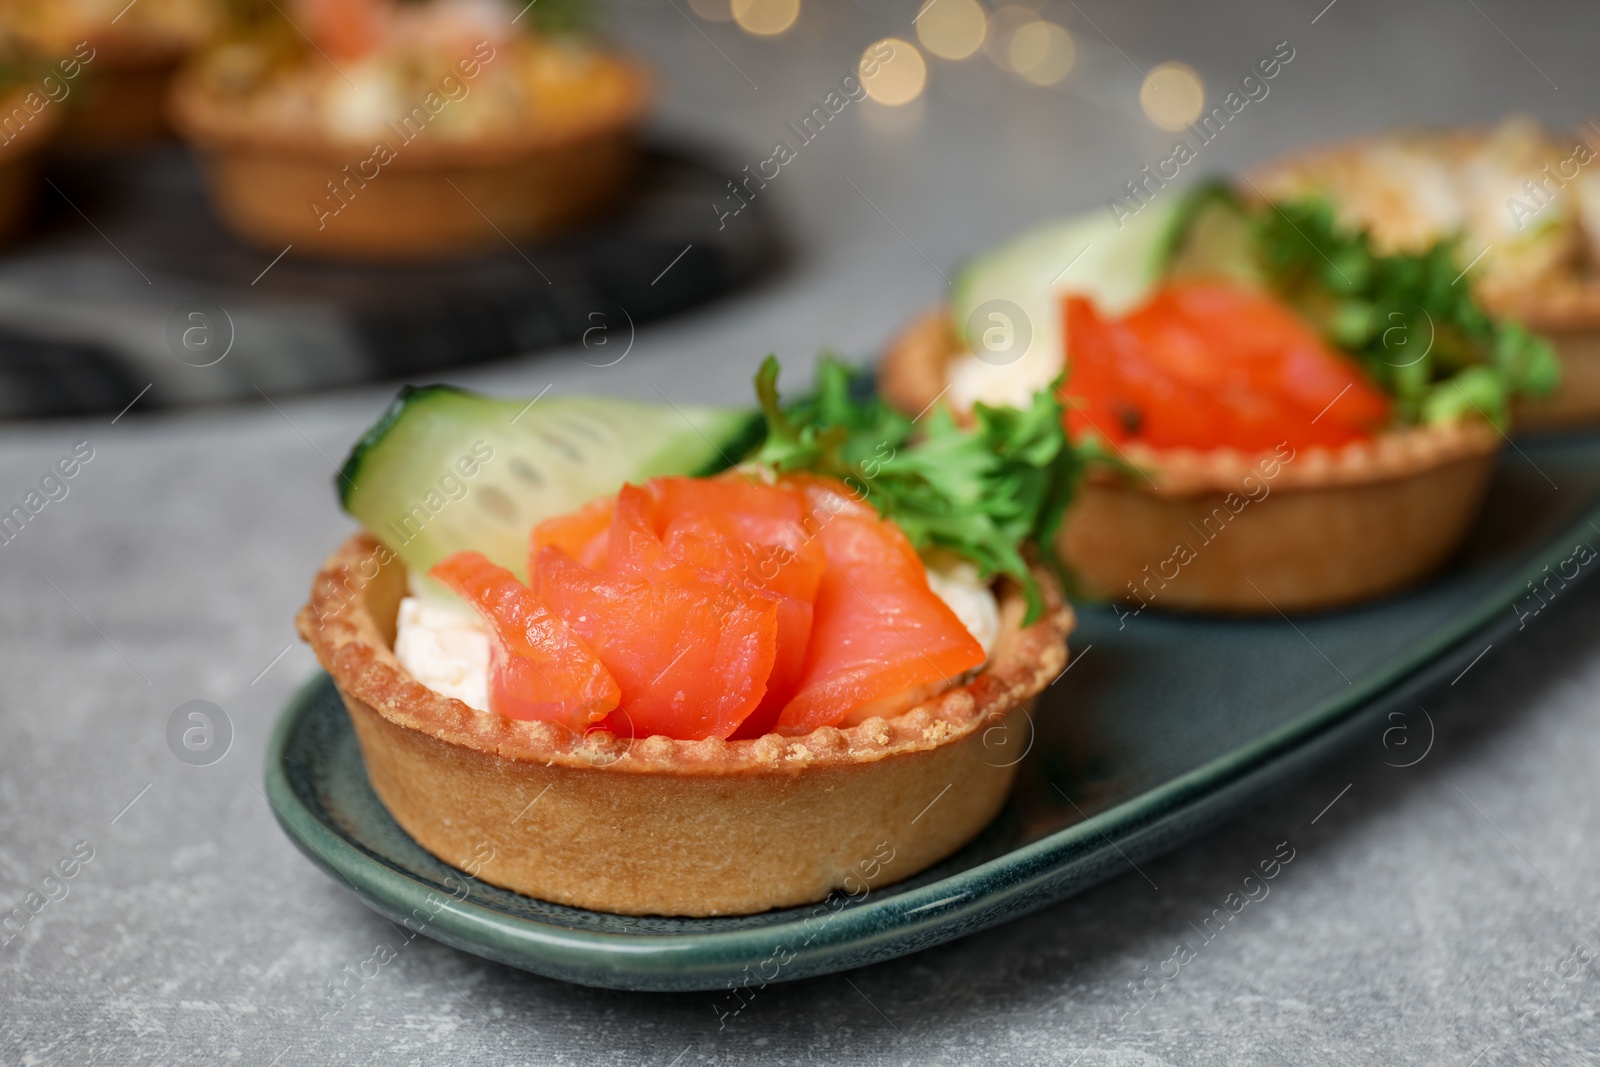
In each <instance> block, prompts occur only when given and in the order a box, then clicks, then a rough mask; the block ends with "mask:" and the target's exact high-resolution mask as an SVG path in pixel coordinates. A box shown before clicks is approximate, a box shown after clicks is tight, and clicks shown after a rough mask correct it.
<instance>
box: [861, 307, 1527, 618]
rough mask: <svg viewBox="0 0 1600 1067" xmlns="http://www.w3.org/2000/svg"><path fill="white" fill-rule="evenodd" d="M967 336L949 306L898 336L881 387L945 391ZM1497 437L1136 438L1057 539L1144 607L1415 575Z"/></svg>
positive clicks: (1458, 521)
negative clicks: (1203, 442)
mask: <svg viewBox="0 0 1600 1067" xmlns="http://www.w3.org/2000/svg"><path fill="white" fill-rule="evenodd" d="M960 352H961V342H960V341H959V339H958V338H957V335H956V332H955V330H954V328H953V327H952V326H951V325H950V322H949V315H948V313H947V312H946V311H945V310H944V309H943V308H936V309H933V310H931V311H929V312H927V313H926V314H924V315H922V316H920V317H919V318H917V319H916V320H915V321H914V322H913V323H912V324H911V325H910V326H908V327H907V328H906V329H905V330H904V331H903V332H902V333H901V334H900V335H899V336H898V337H896V338H895V339H894V340H893V341H892V342H891V344H890V346H889V349H888V351H887V354H886V355H885V357H884V361H883V364H882V367H881V369H880V372H879V383H880V388H881V389H882V392H883V395H884V397H885V398H886V399H887V400H888V401H889V402H890V403H892V404H894V405H895V406H896V407H898V408H900V409H901V410H903V411H906V412H918V411H922V410H923V409H925V408H926V407H927V406H928V405H929V404H931V403H932V402H933V401H934V400H935V399H937V398H938V397H939V396H940V395H941V394H942V392H943V390H944V389H945V387H946V384H947V382H948V369H949V363H950V361H951V360H952V359H953V358H955V357H956V356H958V355H959V354H960ZM1500 444H1501V437H1500V435H1499V433H1498V431H1496V430H1495V429H1494V428H1493V427H1491V426H1489V425H1487V424H1484V423H1479V422H1476V421H1473V422H1460V423H1455V424H1451V425H1446V426H1436V427H1424V428H1417V429H1408V430H1399V431H1391V432H1387V433H1382V434H1379V435H1377V436H1376V437H1374V438H1371V439H1370V440H1367V441H1360V442H1355V443H1352V444H1350V445H1347V446H1344V447H1342V448H1337V449H1330V448H1312V449H1303V450H1301V451H1300V452H1299V453H1298V454H1296V453H1295V452H1294V451H1293V450H1292V449H1281V448H1280V449H1279V450H1278V451H1276V452H1266V453H1261V454H1248V453H1241V452H1236V451H1234V450H1232V449H1212V450H1205V451H1195V450H1191V449H1153V448H1149V447H1147V446H1142V445H1138V444H1130V445H1129V446H1127V447H1126V448H1124V449H1123V450H1122V455H1123V458H1124V459H1125V460H1126V461H1127V462H1128V463H1130V464H1131V465H1133V466H1134V467H1136V468H1138V470H1139V471H1140V473H1139V474H1137V475H1133V476H1128V475H1124V474H1121V473H1119V472H1114V471H1108V470H1104V469H1096V470H1095V471H1093V472H1092V473H1091V474H1090V476H1089V477H1088V478H1086V479H1085V481H1084V483H1083V485H1082V486H1081V487H1080V490H1079V493H1078V495H1077V497H1076V498H1075V499H1074V501H1073V504H1072V507H1071V508H1070V509H1069V510H1068V512H1067V516H1066V521H1065V522H1064V523H1063V524H1062V528H1061V533H1060V535H1059V537H1058V538H1057V541H1056V549H1057V552H1058V554H1059V555H1060V557H1061V559H1062V561H1063V562H1064V563H1065V564H1066V565H1067V566H1068V568H1070V570H1071V572H1072V575H1073V577H1074V579H1075V580H1076V582H1077V583H1078V585H1079V587H1080V589H1081V590H1082V592H1084V593H1085V594H1088V595H1090V596H1095V597H1105V598H1115V599H1119V600H1123V601H1125V602H1127V603H1129V604H1131V605H1134V606H1135V607H1137V608H1138V609H1139V610H1143V608H1144V607H1147V606H1148V607H1153V608H1159V609H1172V610H1187V611H1219V612H1230V613H1241V614H1271V613H1273V612H1277V611H1310V610H1317V609H1322V608H1332V607H1338V606H1341V605H1346V604H1351V603H1355V602H1358V601H1362V600H1366V599H1370V598H1372V597H1376V596H1381V595H1383V594H1385V593H1390V592H1394V591H1396V590H1398V589H1402V588H1404V587H1406V586H1408V585H1411V584H1413V583H1415V582H1417V581H1419V580H1421V579H1423V578H1425V577H1426V576H1427V575H1428V574H1430V573H1431V572H1433V571H1434V570H1435V569H1437V568H1438V567H1440V566H1441V565H1442V564H1444V563H1445V562H1446V561H1447V560H1448V559H1449V557H1450V556H1451V555H1452V554H1453V553H1454V552H1455V550H1456V549H1457V548H1458V547H1459V546H1460V544H1461V541H1462V540H1463V539H1464V538H1465V536H1466V534H1467V532H1468V530H1469V529H1470V528H1471V525H1472V521H1473V519H1474V518H1475V517H1476V515H1477V512H1478V509H1479V507H1480V506H1481V505H1482V502H1483V497H1484V494H1485V493H1486V492H1487V490H1488V484H1489V478H1490V475H1491V473H1492V471H1493V467H1494V461H1495V456H1496V454H1497V453H1498V451H1499V448H1500Z"/></svg>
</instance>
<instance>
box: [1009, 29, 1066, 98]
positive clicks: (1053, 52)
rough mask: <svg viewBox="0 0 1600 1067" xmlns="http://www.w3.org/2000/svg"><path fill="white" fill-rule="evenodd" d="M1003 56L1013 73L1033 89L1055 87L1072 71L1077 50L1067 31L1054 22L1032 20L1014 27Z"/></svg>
mask: <svg viewBox="0 0 1600 1067" xmlns="http://www.w3.org/2000/svg"><path fill="white" fill-rule="evenodd" d="M1006 53H1007V55H1008V56H1009V57H1010V59H1011V69H1012V70H1014V71H1016V72H1017V73H1018V74H1020V75H1022V76H1023V77H1024V78H1026V79H1028V80H1029V81H1031V82H1033V83H1034V84H1035V85H1054V84H1055V83H1056V82H1058V81H1060V80H1061V79H1062V78H1065V77H1066V76H1067V72H1068V71H1070V70H1071V69H1072V61H1073V59H1074V58H1075V57H1076V56H1077V48H1076V47H1075V46H1074V45H1073V43H1072V37H1071V35H1070V34H1068V33H1067V31H1066V30H1064V29H1062V28H1061V27H1060V26H1057V25H1056V24H1055V23H1054V22H1046V21H1045V20H1044V19H1035V20H1034V21H1032V22H1027V23H1023V24H1022V25H1021V26H1019V27H1017V30H1016V32H1015V33H1013V34H1012V35H1011V46H1010V47H1009V48H1007V49H1006Z"/></svg>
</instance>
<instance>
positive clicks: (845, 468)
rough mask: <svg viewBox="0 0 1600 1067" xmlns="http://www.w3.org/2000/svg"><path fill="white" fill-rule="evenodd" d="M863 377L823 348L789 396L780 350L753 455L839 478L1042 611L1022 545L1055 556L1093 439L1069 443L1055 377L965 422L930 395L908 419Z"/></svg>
mask: <svg viewBox="0 0 1600 1067" xmlns="http://www.w3.org/2000/svg"><path fill="white" fill-rule="evenodd" d="M869 384H870V383H869V382H868V380H867V378H866V377H865V376H864V375H861V374H859V373H858V372H856V371H855V370H853V369H852V368H851V367H850V366H849V365H847V364H845V363H844V362H842V361H841V360H839V359H837V358H835V357H833V356H825V357H824V358H823V360H822V363H821V366H820V368H819V369H818V373H817V386H816V390H815V392H814V393H812V394H811V395H810V396H807V397H805V398H804V399H801V400H798V401H796V402H794V403H791V404H788V405H784V404H783V403H782V402H781V400H780V398H779V395H778V360H777V359H776V357H773V356H768V357H767V358H766V360H765V361H764V362H763V363H762V365H761V370H760V371H759V372H758V373H757V374H756V395H757V397H758V398H759V399H760V402H761V410H762V412H763V413H764V414H765V415H766V419H767V436H766V441H765V442H764V443H763V444H762V446H761V447H760V449H758V450H757V451H756V452H755V453H754V454H753V455H752V456H751V457H750V460H749V461H750V462H753V463H758V464H762V465H765V466H767V467H770V468H772V469H773V470H776V471H778V472H779V473H786V472H791V471H809V472H812V473H816V474H823V475H828V476H831V477H834V478H838V479H840V480H842V481H844V482H845V483H846V484H847V485H848V486H849V487H850V488H851V490H852V491H853V492H855V493H856V494H858V495H860V496H862V497H863V499H865V500H866V501H867V502H868V503H870V504H872V506H873V507H875V508H876V509H877V511H878V513H879V514H880V515H882V516H883V517H884V518H886V519H890V520H893V522H894V523H895V525H897V526H899V527H900V529H901V530H902V531H904V532H905V534H906V536H907V537H908V538H909V539H910V540H911V543H912V544H913V545H914V546H916V547H917V548H918V549H919V550H922V549H928V548H944V549H948V550H950V551H952V552H955V553H957V554H959V555H961V556H963V557H965V558H966V559H969V560H971V561H972V562H974V563H976V564H977V565H978V571H979V573H980V574H981V575H982V576H983V577H985V578H990V577H993V576H995V575H1005V576H1006V577H1008V578H1011V579H1013V580H1015V581H1016V582H1017V583H1018V585H1020V586H1021V587H1022V590H1023V593H1024V595H1025V596H1026V598H1027V603H1028V613H1027V621H1028V622H1030V623H1031V622H1032V621H1033V620H1035V619H1037V618H1038V617H1039V615H1040V613H1041V612H1042V611H1043V610H1044V599H1043V596H1042V595H1041V593H1040V590H1039V583H1038V582H1037V580H1036V579H1035V578H1034V577H1033V575H1032V573H1031V572H1030V571H1029V569H1028V562H1027V560H1026V559H1025V558H1024V554H1023V553H1024V547H1025V546H1027V545H1033V546H1035V548H1037V550H1038V553H1039V557H1040V558H1041V559H1042V560H1046V561H1053V560H1054V559H1055V550H1054V541H1055V536H1056V532H1057V530H1058V529H1059V528H1060V526H1061V520H1062V514H1063V512H1064V511H1065V509H1066V506H1067V504H1068V503H1069V502H1070V501H1071V499H1072V496H1073V493H1074V491H1075V490H1076V488H1077V485H1078V482H1079V480H1080V479H1081V477H1082V475H1083V471H1084V467H1085V465H1086V464H1087V463H1090V462H1094V461H1096V460H1098V459H1102V458H1103V457H1101V456H1100V454H1099V452H1098V449H1097V447H1096V446H1094V445H1092V444H1091V445H1081V446H1074V445H1073V444H1071V443H1070V442H1069V441H1068V440H1067V436H1066V432H1065V430H1064V429H1063V424H1062V418H1061V416H1062V409H1061V401H1060V400H1059V398H1058V392H1057V387H1056V386H1057V385H1058V384H1059V383H1056V384H1053V385H1052V386H1051V387H1050V388H1049V389H1046V390H1043V391H1041V392H1040V393H1038V394H1037V395H1035V396H1034V398H1033V403H1032V404H1031V405H1029V407H1028V408H1026V409H1025V410H1019V409H1015V408H993V407H989V406H987V405H984V404H978V405H976V407H974V409H973V425H972V426H971V427H963V426H961V425H959V424H957V422H956V421H955V419H954V418H953V417H952V416H951V414H950V412H949V410H948V409H947V408H945V407H944V406H942V405H936V406H935V407H934V408H933V409H932V410H930V411H929V412H927V413H926V414H925V415H924V416H922V417H921V418H919V419H911V418H909V417H907V416H906V415H904V414H902V413H900V412H898V411H896V410H895V409H893V408H891V407H890V406H889V405H888V404H886V403H884V401H883V400H882V399H880V398H879V397H877V396H876V395H874V394H873V393H872V392H871V390H870V388H869Z"/></svg>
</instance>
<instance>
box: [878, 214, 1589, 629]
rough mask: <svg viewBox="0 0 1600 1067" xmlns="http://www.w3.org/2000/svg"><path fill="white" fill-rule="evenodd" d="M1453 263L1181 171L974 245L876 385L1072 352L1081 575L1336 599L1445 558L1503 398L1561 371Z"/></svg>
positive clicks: (1006, 398) (1185, 606) (1151, 603)
mask: <svg viewBox="0 0 1600 1067" xmlns="http://www.w3.org/2000/svg"><path fill="white" fill-rule="evenodd" d="M1123 216H1131V217H1123ZM1456 271H1457V268H1456V266H1455V265H1454V261H1453V259H1452V258H1451V257H1450V254H1449V249H1448V248H1447V247H1446V246H1443V245H1438V246H1433V247H1431V248H1430V249H1429V250H1428V251H1427V252H1425V253H1422V254H1416V255H1407V254H1393V255H1387V256H1386V255H1381V254H1378V253H1377V252H1375V251H1374V249H1373V247H1372V246H1371V243H1370V240H1369V238H1368V237H1367V235H1365V234H1364V233H1362V232H1361V231H1357V230H1351V229H1348V228H1345V227H1342V226H1339V225H1337V224H1335V222H1334V220H1333V217H1332V214H1331V212H1330V210H1329V209H1328V208H1327V207H1326V205H1324V204H1320V203H1316V202H1301V203H1286V204H1282V205H1278V206H1276V207H1273V208H1270V209H1269V208H1265V207H1263V206H1260V205H1254V204H1248V203H1245V202H1243V201H1241V200H1240V199H1239V198H1237V197H1236V196H1234V195H1233V194H1232V193H1230V192H1229V191H1228V190H1226V189H1225V188H1223V187H1220V186H1206V187H1202V188H1200V189H1198V190H1195V191H1191V192H1189V193H1186V194H1179V193H1175V192H1174V193H1170V194H1167V195H1166V196H1165V197H1164V198H1162V199H1154V200H1152V201H1151V202H1149V203H1147V204H1145V205H1144V206H1143V207H1142V208H1141V209H1140V210H1139V211H1138V212H1137V213H1136V214H1134V213H1129V212H1126V211H1124V212H1123V213H1122V215H1117V214H1116V213H1115V212H1111V213H1096V214H1095V215H1092V216H1086V217H1080V218H1076V219H1070V220H1067V221H1065V222H1063V223H1058V224H1054V225H1052V226H1048V227H1042V228H1040V229H1039V230H1036V231H1034V232H1032V233H1030V234H1027V235H1025V236H1023V237H1021V238H1018V239H1016V240H1014V241H1012V242H1010V243H1008V244H1006V245H1004V246H1002V247H1000V248H999V249H996V250H994V251H992V252H989V253H986V254H984V255H982V256H979V257H977V258H975V259H974V260H973V261H972V262H971V263H969V264H968V265H967V266H966V267H965V268H964V269H963V270H962V271H961V272H960V273H959V275H958V276H957V278H956V280H955V282H954V284H953V285H952V287H951V292H950V302H949V304H948V305H947V306H944V307H940V308H937V309H935V310H934V311H932V312H929V313H928V314H926V315H924V316H922V317H920V318H918V319H917V320H916V321H915V322H913V323H911V324H910V325H909V326H908V327H906V328H905V329H904V330H903V331H902V332H901V333H900V334H899V335H898V336H897V337H896V338H895V339H894V340H893V342H892V343H891V345H890V346H889V348H888V350H887V352H886V355H885V358H884V362H883V365H882V368H881V371H880V374H881V388H882V389H883V392H884V394H885V395H886V396H887V397H888V398H889V399H890V400H891V401H893V402H894V403H896V404H898V405H899V406H900V407H901V409H902V410H905V411H909V412H915V411H921V410H924V409H925V408H926V407H928V406H929V405H930V404H933V403H935V402H936V401H940V400H943V402H946V403H949V404H951V405H952V406H953V407H954V408H955V409H956V410H958V411H965V410H970V409H972V407H973V405H975V404H977V405H982V404H984V403H1009V402H1012V401H1013V398H1014V397H1016V396H1017V395H1019V394H1023V395H1025V394H1026V393H1027V392H1029V391H1031V390H1033V389H1037V388H1040V387H1042V386H1044V385H1046V384H1048V383H1050V382H1051V381H1052V380H1053V379H1056V378H1058V376H1063V375H1064V381H1063V382H1062V384H1060V386H1059V388H1060V391H1061V394H1062V396H1063V397H1064V399H1065V403H1066V405H1067V411H1066V421H1067V424H1068V428H1069V432H1070V433H1071V435H1072V436H1073V437H1074V439H1075V440H1078V441H1081V442H1083V443H1085V444H1086V445H1090V446H1092V447H1096V448H1098V449H1100V451H1101V453H1102V457H1103V459H1104V460H1105V462H1103V463H1101V464H1098V465H1095V466H1094V467H1093V468H1092V469H1091V472H1090V475H1089V477H1088V479H1087V481H1086V484H1085V485H1084V487H1083V490H1082V492H1081V494H1080V496H1079V498H1078V499H1077V501H1076V503H1075V506H1074V508H1073V509H1072V511H1071V513H1070V514H1069V515H1068V516H1067V519H1066V521H1065V522H1064V523H1063V525H1062V527H1061V531H1060V536H1059V539H1058V541H1057V548H1058V551H1059V553H1060V555H1061V558H1062V560H1063V562H1064V563H1065V564H1066V565H1067V567H1068V568H1069V570H1070V571H1071V572H1072V574H1073V576H1074V578H1075V579H1076V581H1077V583H1078V586H1079V588H1080V590H1081V591H1083V592H1085V593H1087V594H1090V595H1094V596H1098V597H1108V598H1114V599H1117V600H1120V601H1122V602H1124V603H1125V604H1127V605H1128V606H1129V607H1130V608H1131V609H1133V610H1135V611H1142V610H1144V608H1146V607H1151V608H1156V609H1179V610H1190V611H1196V610H1198V611H1223V612H1239V613H1272V612H1275V611H1291V610H1316V609H1322V608H1330V607H1337V606H1340V605H1344V604H1350V603H1355V602H1359V601H1361V600H1364V599H1368V598H1371V597H1374V596H1378V595H1382V594H1385V593H1389V592H1393V591H1395V590H1398V589H1401V588H1404V587H1405V586H1407V585H1410V584H1412V583H1414V582H1416V581H1418V580H1420V579H1421V578H1423V577H1425V576H1427V575H1428V574H1429V573H1431V572H1432V571H1434V570H1435V569H1437V568H1438V567H1439V566H1441V565H1442V564H1443V563H1444V562H1445V561H1446V560H1447V559H1448V558H1449V557H1450V555H1451V554H1452V553H1453V552H1454V551H1455V549H1456V548H1457V546H1459V544H1460V543H1461V541H1462V539H1463V538H1464V537H1465V535H1466V533H1467V530H1468V529H1469V527H1470V525H1471V523H1472V521H1473V519H1474V517H1475V515H1476V514H1477V511H1478V508H1479V506H1480V504H1481V501H1482V499H1483V496H1484V493H1485V491H1486V489H1487V486H1488V480H1489V476H1490V473H1491V470H1492V468H1493V464H1494V460H1495V455H1496V453H1497V452H1498V450H1499V448H1500V446H1501V444H1502V442H1503V432H1502V429H1501V427H1502V426H1503V425H1504V424H1505V422H1506V419H1507V413H1508V410H1509V407H1510V404H1511V402H1512V400H1513V399H1514V398H1516V397H1519V396H1524V395H1528V394H1530V393H1535V392H1539V391H1547V390H1548V389H1549V388H1550V387H1551V386H1552V385H1553V384H1554V382H1555V381H1556V378H1557V374H1558V372H1557V370H1556V366H1555V360H1554V357H1553V355H1552V354H1551V352H1550V350H1549V347H1548V345H1547V344H1546V343H1544V342H1543V341H1541V340H1540V339H1538V338H1536V337H1534V336H1532V335H1530V334H1529V333H1528V332H1527V331H1526V330H1524V329H1523V328H1521V327H1520V326H1519V325H1517V324H1515V323H1512V322H1506V321H1500V320H1495V319H1492V318H1490V317H1489V316H1488V315H1486V314H1485V313H1484V312H1483V311H1482V310H1481V309H1480V308H1479V307H1478V305H1477V304H1476V303H1475V302H1474V300H1473V298H1472V297H1471V296H1470V295H1469V294H1468V293H1467V291H1466V290H1465V288H1464V287H1462V288H1453V287H1452V286H1450V284H1449V282H1450V279H1451V277H1452V276H1453V275H1454V274H1455V273H1456ZM1408 346H1409V347H1408Z"/></svg>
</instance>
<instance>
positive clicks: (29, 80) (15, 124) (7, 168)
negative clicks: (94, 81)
mask: <svg viewBox="0 0 1600 1067" xmlns="http://www.w3.org/2000/svg"><path fill="white" fill-rule="evenodd" d="M69 69H70V68H69ZM63 73H64V72H63V71H60V70H57V69H56V68H55V67H53V66H46V65H45V64H44V63H43V62H42V61H40V60H38V59H36V58H34V57H32V56H30V55H28V54H26V53H25V52H24V50H23V49H22V48H21V46H20V45H19V44H18V42H17V41H16V39H15V38H13V37H11V36H9V35H8V34H6V33H5V32H4V30H3V29H0V243H9V242H10V241H11V239H12V238H13V237H15V236H16V235H17V233H18V232H19V231H20V230H21V229H22V228H23V226H24V224H25V223H26V222H27V219H28V215H29V212H30V210H31V209H32V207H33V204H34V201H35V200H36V199H37V197H38V194H39V187H40V186H41V185H42V184H43V161H44V154H45V150H46V149H47V148H49V147H50V145H51V144H52V142H53V141H54V140H55V137H56V134H57V132H58V131H59V129H60V127H61V122H62V113H63V108H62V106H61V105H60V104H59V103H58V102H57V101H58V100H59V99H64V97H65V90H64V87H65V86H66V84H67V82H66V80H65V79H64V78H63Z"/></svg>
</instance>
